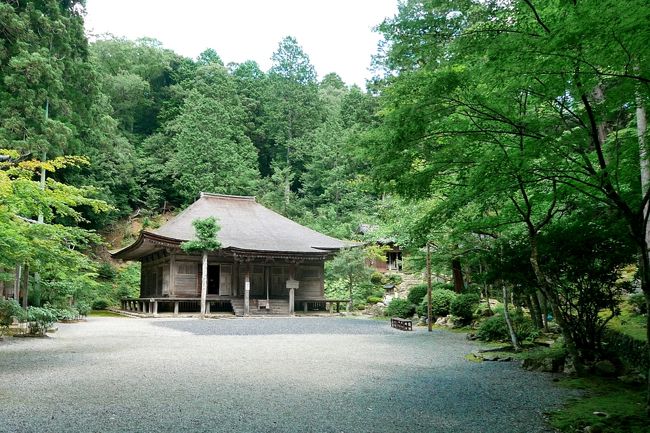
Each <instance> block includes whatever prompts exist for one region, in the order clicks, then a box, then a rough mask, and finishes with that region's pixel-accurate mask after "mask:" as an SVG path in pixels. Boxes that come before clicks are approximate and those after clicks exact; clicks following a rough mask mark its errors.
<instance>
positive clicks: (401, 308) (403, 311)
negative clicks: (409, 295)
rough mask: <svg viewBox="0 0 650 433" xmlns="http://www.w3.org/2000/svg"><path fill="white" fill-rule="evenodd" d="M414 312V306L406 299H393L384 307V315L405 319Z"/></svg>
mask: <svg viewBox="0 0 650 433" xmlns="http://www.w3.org/2000/svg"><path fill="white" fill-rule="evenodd" d="M413 313H415V307H414V306H413V304H411V303H410V302H409V300H408V299H393V300H392V301H390V304H388V307H387V308H386V315H387V316H390V317H401V318H402V319H406V318H407V317H411V316H412V315H413Z"/></svg>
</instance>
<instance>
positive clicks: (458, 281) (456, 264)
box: [451, 259, 463, 293]
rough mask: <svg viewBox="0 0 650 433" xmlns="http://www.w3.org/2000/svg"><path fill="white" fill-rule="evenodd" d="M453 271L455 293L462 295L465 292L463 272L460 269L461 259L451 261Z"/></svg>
mask: <svg viewBox="0 0 650 433" xmlns="http://www.w3.org/2000/svg"><path fill="white" fill-rule="evenodd" d="M451 271H452V273H453V276H454V291H455V292H456V293H461V292H462V291H463V271H462V270H461V267H460V259H453V260H452V261H451Z"/></svg>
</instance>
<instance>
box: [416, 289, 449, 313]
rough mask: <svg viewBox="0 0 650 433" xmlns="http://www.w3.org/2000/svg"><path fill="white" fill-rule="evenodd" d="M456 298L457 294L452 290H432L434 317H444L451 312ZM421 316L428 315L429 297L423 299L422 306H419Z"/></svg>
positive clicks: (432, 311)
mask: <svg viewBox="0 0 650 433" xmlns="http://www.w3.org/2000/svg"><path fill="white" fill-rule="evenodd" d="M454 299H456V294H455V293H454V292H452V291H451V290H446V289H443V290H440V289H439V290H434V291H433V292H431V315H432V316H433V317H444V316H446V315H447V314H449V312H450V308H451V303H452V301H453V300H454ZM417 312H418V314H419V315H420V316H426V315H427V298H426V296H425V297H424V299H422V302H421V303H420V306H419V307H418V308H417Z"/></svg>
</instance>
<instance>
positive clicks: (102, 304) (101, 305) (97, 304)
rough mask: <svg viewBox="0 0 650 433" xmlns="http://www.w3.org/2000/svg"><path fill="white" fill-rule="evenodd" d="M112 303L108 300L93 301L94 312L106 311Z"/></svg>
mask: <svg viewBox="0 0 650 433" xmlns="http://www.w3.org/2000/svg"><path fill="white" fill-rule="evenodd" d="M109 305H110V303H109V302H108V301H107V300H106V299H101V298H100V299H95V300H94V301H93V310H105V309H107V308H108V306H109Z"/></svg>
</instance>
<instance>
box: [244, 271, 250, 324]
mask: <svg viewBox="0 0 650 433" xmlns="http://www.w3.org/2000/svg"><path fill="white" fill-rule="evenodd" d="M250 296H251V267H250V264H249V265H248V269H246V276H245V277H244V316H248V314H249V313H250V307H251V306H250Z"/></svg>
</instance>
